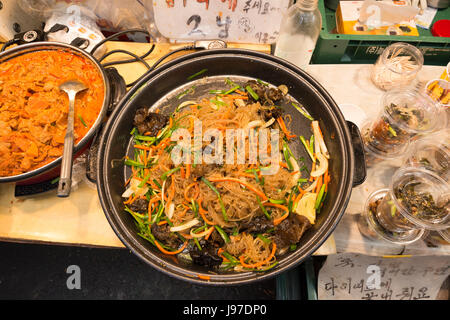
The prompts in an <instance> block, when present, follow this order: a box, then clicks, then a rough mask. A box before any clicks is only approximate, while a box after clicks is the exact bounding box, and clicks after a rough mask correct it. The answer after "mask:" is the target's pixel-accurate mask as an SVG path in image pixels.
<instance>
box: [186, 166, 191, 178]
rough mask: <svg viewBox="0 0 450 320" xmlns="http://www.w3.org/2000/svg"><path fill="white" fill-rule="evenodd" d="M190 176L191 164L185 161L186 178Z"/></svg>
mask: <svg viewBox="0 0 450 320" xmlns="http://www.w3.org/2000/svg"><path fill="white" fill-rule="evenodd" d="M190 176H191V164H190V163H187V164H186V179H189V177H190Z"/></svg>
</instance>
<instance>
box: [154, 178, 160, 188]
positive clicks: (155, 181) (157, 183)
mask: <svg viewBox="0 0 450 320" xmlns="http://www.w3.org/2000/svg"><path fill="white" fill-rule="evenodd" d="M153 182H154V183H155V184H156V185H157V186H158V188H160V189H161V188H162V187H161V185H160V184H159V182H158V180H156V179H153Z"/></svg>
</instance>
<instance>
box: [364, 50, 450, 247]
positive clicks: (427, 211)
mask: <svg viewBox="0 0 450 320" xmlns="http://www.w3.org/2000/svg"><path fill="white" fill-rule="evenodd" d="M408 46H409V45H408ZM408 46H405V45H404V44H400V45H399V44H394V45H392V47H393V48H387V49H386V50H388V49H389V50H388V51H387V52H386V53H385V54H384V55H383V54H382V55H381V56H380V57H379V61H378V62H377V63H376V64H375V66H374V69H373V73H372V80H373V82H374V84H375V85H377V86H378V87H380V88H381V87H382V86H380V85H379V83H377V81H378V80H379V79H380V78H383V77H384V76H383V77H379V76H378V77H377V76H376V75H374V74H375V73H377V72H380V70H382V69H383V68H382V67H380V66H379V65H378V64H384V63H385V62H383V61H385V60H386V56H392V54H393V53H396V54H397V56H398V55H399V54H401V53H405V52H407V50H411V52H413V51H414V49H411V48H409V47H408ZM399 48H400V49H401V50H400V53H399ZM414 53H416V52H415V51H414ZM410 55H411V54H408V56H410ZM414 60H415V61H419V64H418V69H420V67H421V63H420V62H421V61H422V62H423V59H422V60H421V58H420V56H419V57H414ZM413 65H414V64H413ZM383 70H384V71H383V72H386V71H385V69H383ZM416 71H417V70H416V69H414V72H415V73H417V72H416ZM389 72H391V71H389ZM389 77H390V79H393V77H392V76H387V77H384V78H383V79H384V80H387V79H389ZM413 80H414V78H409V79H407V81H403V82H402V83H401V85H399V86H390V85H389V86H388V87H389V88H387V86H384V88H382V89H385V90H387V91H386V92H385V93H384V95H383V97H382V99H381V112H380V113H379V114H378V116H377V117H376V118H375V119H373V120H372V121H371V122H370V123H367V124H366V125H365V126H364V127H363V129H362V136H363V140H364V148H365V153H366V160H367V166H368V168H374V167H376V165H377V164H380V163H382V162H384V161H392V160H397V166H398V169H397V170H396V171H395V173H394V174H393V176H392V178H391V179H390V184H389V186H387V188H384V189H380V190H377V191H375V192H373V193H372V194H371V195H370V196H369V197H368V199H367V200H366V203H365V206H364V210H363V213H362V214H361V215H360V217H359V220H358V227H359V230H360V232H361V233H362V234H363V235H364V236H365V237H368V238H370V239H372V240H375V241H385V242H388V243H391V244H396V245H406V244H410V243H413V242H415V241H418V240H419V239H425V238H427V237H428V238H429V240H430V241H432V242H433V243H434V244H435V245H441V244H450V241H449V240H450V239H449V237H450V130H449V129H447V126H448V124H447V113H446V112H447V110H445V108H443V107H442V106H441V105H440V104H439V102H438V101H436V100H434V99H433V98H431V97H430V96H429V95H428V94H427V92H426V91H425V90H422V89H418V86H411V83H412V81H413ZM386 83H387V82H385V84H386Z"/></svg>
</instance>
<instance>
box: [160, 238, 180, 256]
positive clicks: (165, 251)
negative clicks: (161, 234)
mask: <svg viewBox="0 0 450 320" xmlns="http://www.w3.org/2000/svg"><path fill="white" fill-rule="evenodd" d="M187 244H188V242H187V241H185V242H184V244H183V246H182V247H181V248H180V249H178V250H176V251H167V250H166V249H164V248H163V247H162V246H161V245H160V244H159V243H158V241H155V245H156V247H158V249H159V251H161V252H162V253H165V254H169V255H174V254H178V253H180V252H182V251H183V250H184V248H186V246H187Z"/></svg>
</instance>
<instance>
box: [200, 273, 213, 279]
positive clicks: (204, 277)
mask: <svg viewBox="0 0 450 320" xmlns="http://www.w3.org/2000/svg"><path fill="white" fill-rule="evenodd" d="M197 277H198V278H199V279H202V280H211V277H210V276H204V275H201V274H198V275H197Z"/></svg>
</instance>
